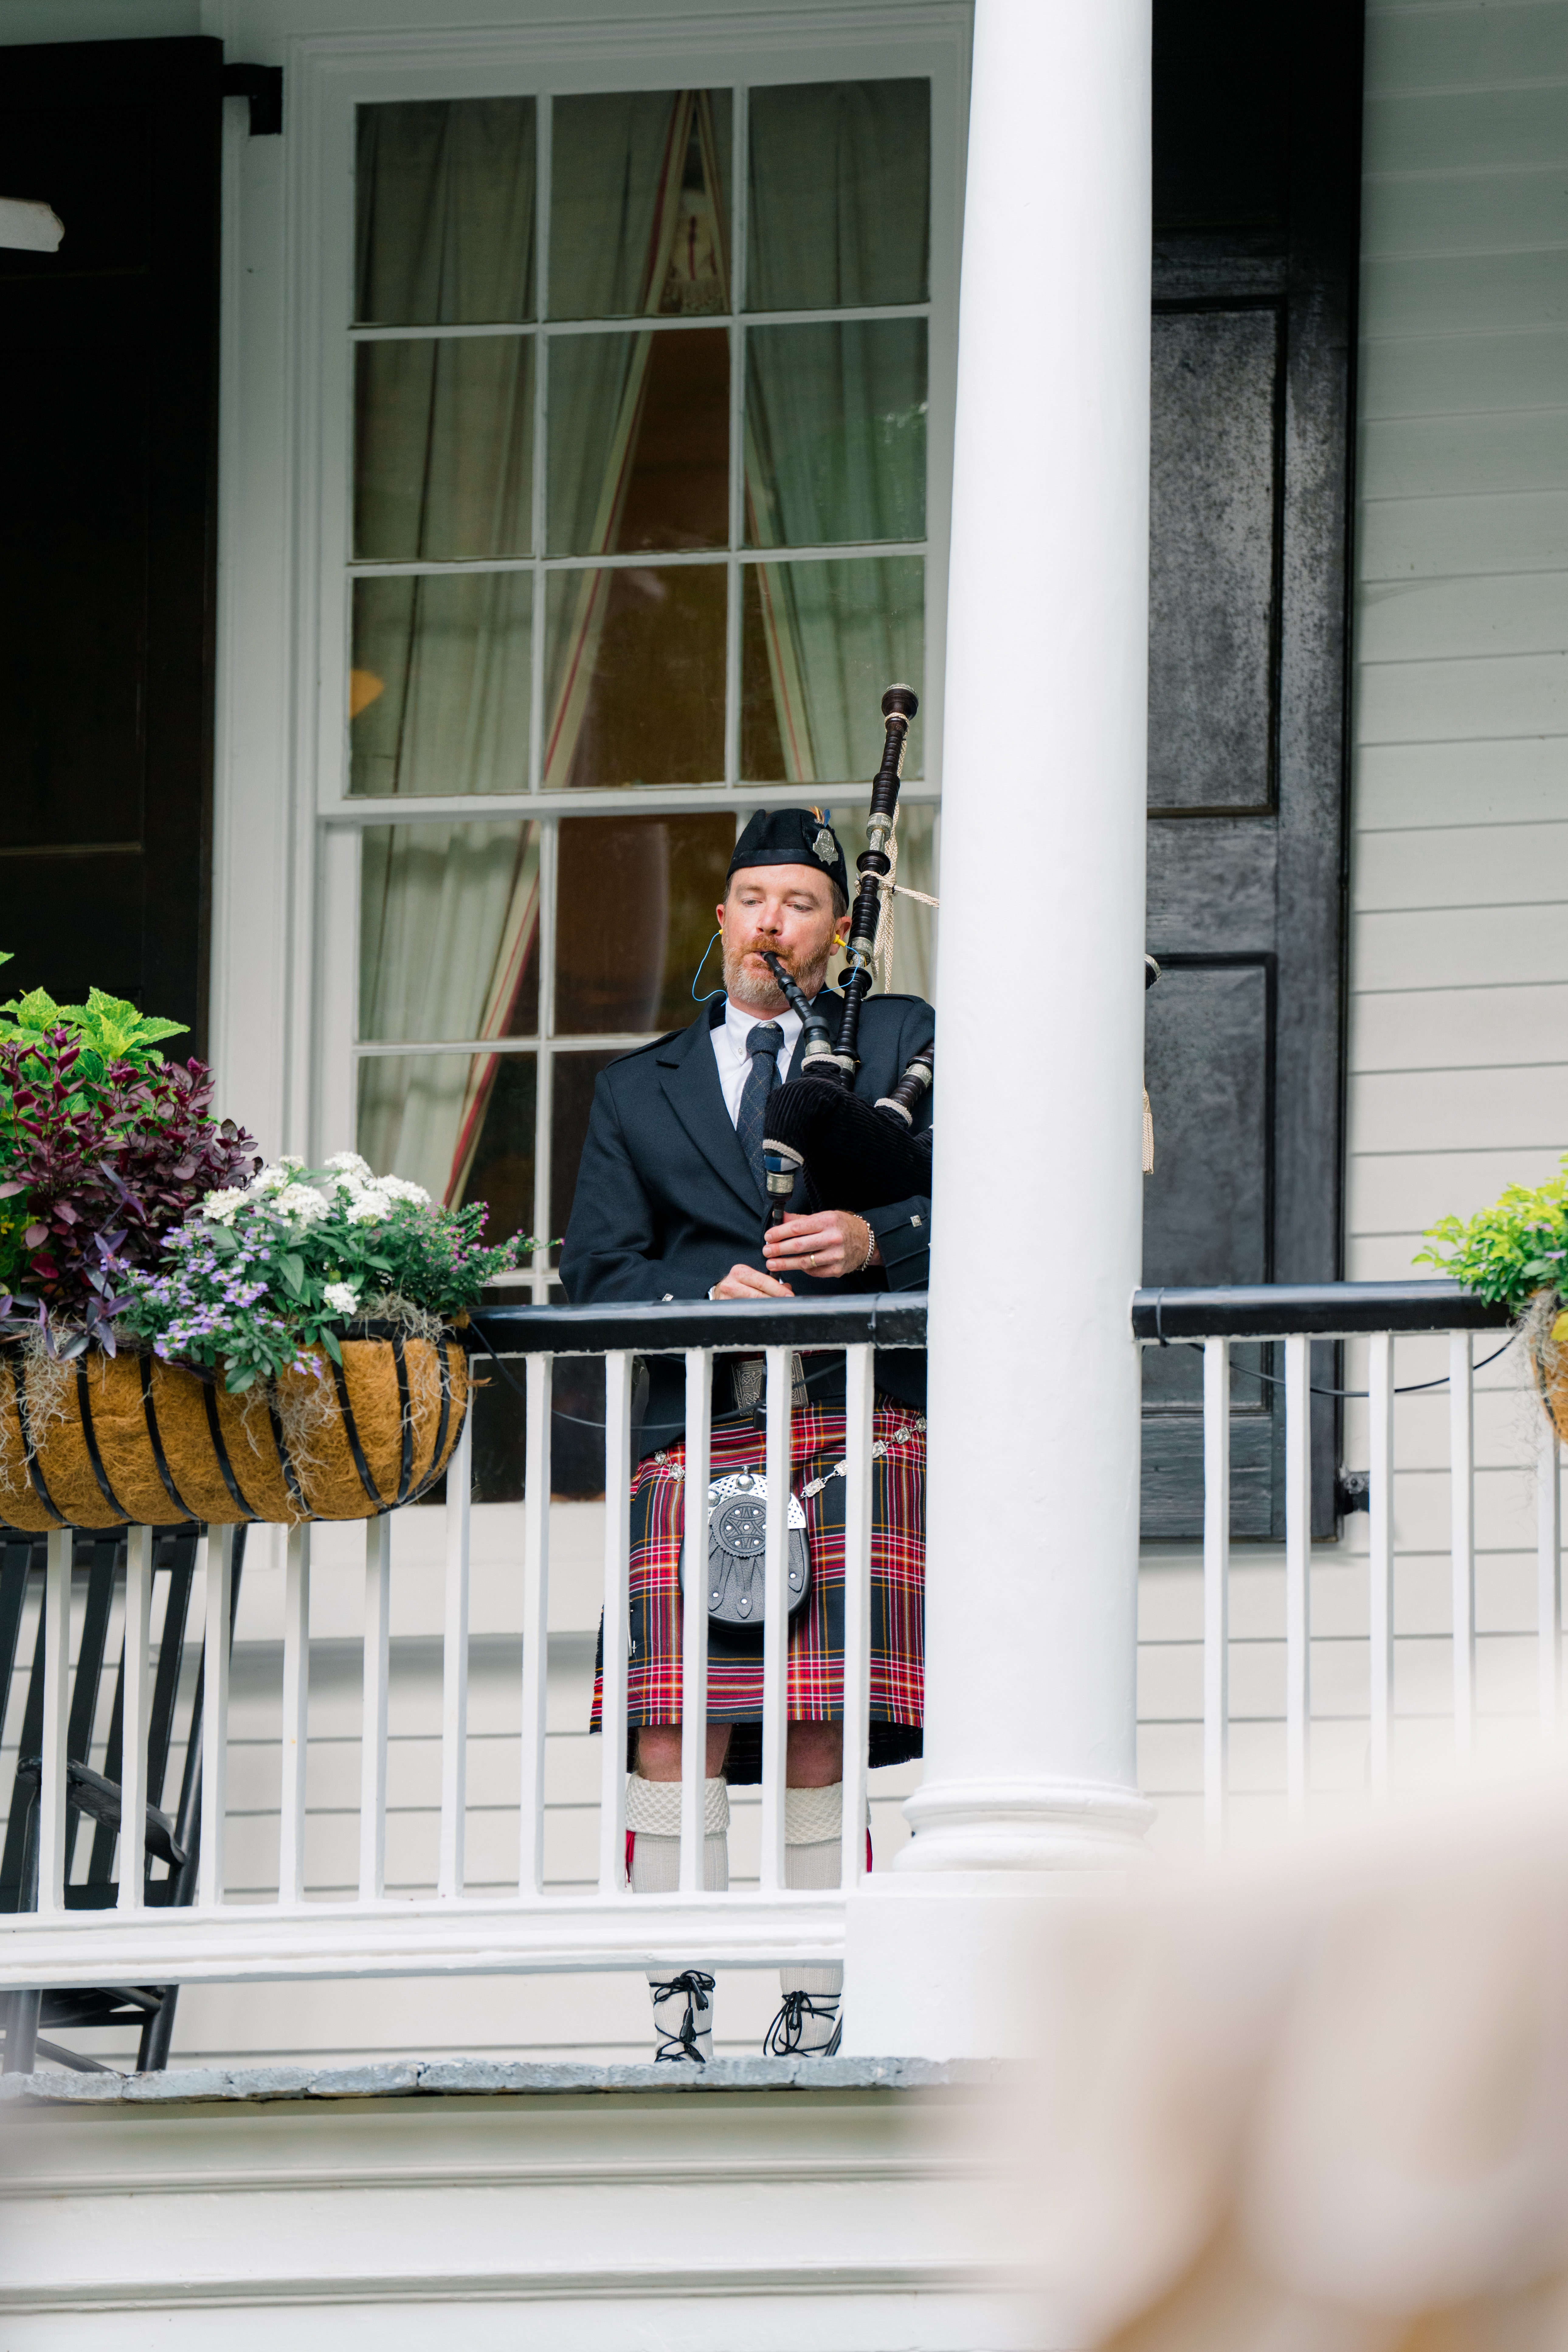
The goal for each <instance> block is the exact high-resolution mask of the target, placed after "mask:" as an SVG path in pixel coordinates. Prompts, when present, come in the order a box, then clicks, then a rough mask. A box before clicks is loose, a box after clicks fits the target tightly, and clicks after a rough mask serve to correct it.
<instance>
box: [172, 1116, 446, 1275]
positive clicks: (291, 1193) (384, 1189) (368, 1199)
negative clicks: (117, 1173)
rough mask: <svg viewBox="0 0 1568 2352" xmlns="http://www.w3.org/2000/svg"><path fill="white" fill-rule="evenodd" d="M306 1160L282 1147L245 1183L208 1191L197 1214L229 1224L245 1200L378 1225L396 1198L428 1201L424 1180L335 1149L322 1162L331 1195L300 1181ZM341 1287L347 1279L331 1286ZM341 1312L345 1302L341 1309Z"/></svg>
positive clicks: (311, 1219) (290, 1212)
mask: <svg viewBox="0 0 1568 2352" xmlns="http://www.w3.org/2000/svg"><path fill="white" fill-rule="evenodd" d="M304 1165H305V1163H304V1161H303V1160H301V1159H300V1157H299V1156H298V1154H297V1153H294V1152H285V1154H284V1155H283V1157H282V1159H281V1160H269V1161H268V1164H267V1166H266V1167H265V1168H262V1169H259V1170H258V1171H257V1173H256V1174H255V1175H254V1176H253V1177H252V1178H251V1180H250V1181H249V1183H248V1184H246V1185H244V1186H240V1185H234V1184H231V1185H226V1186H225V1187H224V1188H223V1190H222V1191H221V1192H209V1193H207V1194H206V1196H205V1199H204V1201H203V1202H202V1214H203V1216H204V1217H205V1219H206V1220H207V1222H208V1223H210V1224H215V1225H232V1224H233V1223H234V1220H235V1216H236V1213H237V1211H239V1210H240V1209H243V1208H245V1207H247V1206H248V1205H250V1204H253V1203H255V1204H259V1205H263V1206H265V1207H267V1208H269V1209H272V1210H274V1211H276V1212H277V1213H278V1214H279V1216H284V1217H290V1218H292V1219H293V1220H294V1222H295V1223H297V1224H301V1225H310V1224H314V1223H315V1222H316V1220H317V1219H318V1218H319V1217H325V1216H330V1215H331V1212H332V1209H333V1208H334V1206H335V1207H337V1208H338V1209H340V1210H342V1213H343V1214H344V1215H345V1216H346V1217H347V1219H348V1222H349V1223H350V1224H351V1225H379V1224H381V1223H384V1221H385V1219H386V1218H387V1217H388V1216H390V1215H391V1213H392V1207H393V1203H394V1202H396V1201H413V1202H416V1203H417V1204H418V1205H419V1206H421V1207H426V1206H427V1205H428V1203H429V1200H430V1195H429V1193H428V1192H426V1190H425V1187H424V1185H423V1184H411V1183H410V1182H409V1181H408V1180H407V1178H406V1177H404V1176H377V1175H374V1173H373V1172H372V1170H371V1165H370V1162H369V1160H362V1159H361V1157H360V1155H359V1153H358V1152H357V1151H338V1152H334V1153H333V1155H332V1157H331V1160H328V1162H327V1171H328V1173H329V1176H330V1179H331V1192H332V1193H333V1194H334V1195H335V1196H336V1197H335V1200H333V1199H331V1198H329V1197H328V1196H327V1195H326V1194H325V1193H322V1192H317V1190H316V1188H315V1186H314V1185H313V1184H301V1183H300V1181H298V1173H299V1171H300V1169H301V1168H303V1166H304ZM337 1287H338V1288H340V1289H346V1288H347V1285H346V1284H339V1285H338V1286H337ZM348 1312H349V1309H348V1307H343V1308H342V1313H344V1314H345V1315H346V1314H347V1313H348Z"/></svg>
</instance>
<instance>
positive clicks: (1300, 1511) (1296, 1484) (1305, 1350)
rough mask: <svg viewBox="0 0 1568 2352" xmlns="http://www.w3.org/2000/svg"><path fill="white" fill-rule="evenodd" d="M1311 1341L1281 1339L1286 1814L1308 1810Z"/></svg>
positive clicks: (1296, 1817) (1297, 1818) (1298, 1816)
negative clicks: (1287, 1802) (1283, 1378)
mask: <svg viewBox="0 0 1568 2352" xmlns="http://www.w3.org/2000/svg"><path fill="white" fill-rule="evenodd" d="M1311 1348H1312V1343H1311V1341H1310V1339H1307V1338H1306V1336H1305V1335H1304V1334H1303V1333H1300V1332H1297V1333H1295V1334H1294V1335H1293V1336H1292V1337H1291V1338H1289V1339H1287V1340H1286V1342H1285V1785H1286V1789H1287V1790H1288V1792H1289V1808H1290V1818H1291V1820H1292V1821H1293V1822H1301V1821H1304V1820H1305V1819H1306V1814H1307V1786H1308V1776H1309V1772H1310V1763H1311V1753H1310V1738H1311V1735H1310V1720H1311V1665H1310V1661H1311V1648H1310V1644H1311V1623H1310V1593H1309V1590H1308V1586H1309V1579H1310V1573H1311V1565H1312V1397H1311V1363H1312V1354H1311Z"/></svg>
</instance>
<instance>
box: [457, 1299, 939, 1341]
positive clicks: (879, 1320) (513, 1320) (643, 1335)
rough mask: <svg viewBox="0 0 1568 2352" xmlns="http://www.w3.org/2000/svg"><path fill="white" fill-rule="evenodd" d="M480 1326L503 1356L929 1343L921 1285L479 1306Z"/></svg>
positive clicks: (474, 1319) (480, 1331)
mask: <svg viewBox="0 0 1568 2352" xmlns="http://www.w3.org/2000/svg"><path fill="white" fill-rule="evenodd" d="M470 1319H471V1321H472V1324H473V1327H474V1329H475V1330H476V1331H477V1332H478V1334H479V1337H480V1338H481V1339H483V1340H484V1342H485V1343H486V1344H487V1345H488V1346H489V1347H491V1348H493V1349H495V1351H496V1353H497V1355H500V1356H542V1355H549V1356H599V1355H603V1354H604V1352H605V1349H610V1348H631V1349H636V1350H637V1353H638V1354H639V1355H644V1356H658V1355H668V1354H674V1353H676V1352H678V1351H679V1349H684V1348H717V1349H721V1350H726V1349H736V1348H854V1347H858V1346H862V1345H864V1344H866V1343H867V1342H871V1343H874V1344H875V1345H876V1346H877V1347H879V1348H923V1347H924V1346H925V1343H926V1295H925V1292H924V1291H923V1290H904V1291H898V1292H890V1291H884V1290H868V1291H860V1292H856V1293H853V1294H851V1295H850V1296H849V1297H839V1298H817V1299H810V1298H755V1299H752V1298H720V1299H712V1300H709V1299H706V1298H695V1299H693V1298H682V1299H669V1300H665V1299H660V1300H658V1302H657V1303H654V1304H648V1303H647V1302H644V1301H640V1300H639V1301H637V1302H636V1303H635V1304H632V1305H629V1306H626V1307H490V1306H486V1307H480V1308H479V1310H478V1311H477V1312H476V1313H475V1314H474V1316H473V1317H472V1318H470Z"/></svg>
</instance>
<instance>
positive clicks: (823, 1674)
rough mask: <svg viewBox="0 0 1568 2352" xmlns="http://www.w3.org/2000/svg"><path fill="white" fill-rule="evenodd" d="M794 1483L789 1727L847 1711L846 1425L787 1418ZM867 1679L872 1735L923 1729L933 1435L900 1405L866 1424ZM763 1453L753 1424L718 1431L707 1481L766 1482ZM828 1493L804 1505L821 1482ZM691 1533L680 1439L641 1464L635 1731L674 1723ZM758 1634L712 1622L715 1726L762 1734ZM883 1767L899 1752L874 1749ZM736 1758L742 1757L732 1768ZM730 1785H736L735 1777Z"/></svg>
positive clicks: (816, 1414)
mask: <svg viewBox="0 0 1568 2352" xmlns="http://www.w3.org/2000/svg"><path fill="white" fill-rule="evenodd" d="M790 1433H791V1466H790V1485H791V1486H792V1488H793V1489H794V1491H795V1493H796V1494H797V1495H801V1496H802V1499H803V1503H804V1507H805V1536H806V1546H807V1549H808V1551H809V1553H810V1558H811V1580H810V1588H809V1590H808V1591H807V1594H806V1598H805V1601H804V1602H803V1603H802V1605H801V1607H800V1608H799V1609H798V1610H797V1611H796V1612H795V1616H794V1617H793V1619H792V1620H791V1622H790V1639H789V1660H788V1681H787V1713H788V1717H789V1720H790V1721H791V1722H792V1723H828V1722H834V1721H837V1719H838V1718H839V1717H842V1715H843V1712H844V1507H845V1498H846V1494H847V1486H846V1482H845V1480H844V1479H843V1478H842V1477H840V1476H837V1475H832V1474H833V1473H834V1472H835V1471H836V1470H837V1465H838V1464H839V1463H841V1462H842V1461H843V1460H844V1457H845V1417H844V1414H843V1413H842V1412H835V1411H833V1410H832V1409H830V1408H825V1407H820V1406H809V1405H808V1406H806V1407H805V1408H803V1409H801V1410H799V1411H797V1412H795V1414H794V1415H793V1416H792V1419H791V1431H790ZM871 1436H872V1444H873V1446H874V1447H876V1448H878V1449H879V1451H878V1452H877V1453H876V1454H874V1456H873V1460H872V1465H871V1471H872V1477H871V1642H870V1659H871V1676H870V1701H871V1705H870V1712H871V1721H872V1723H873V1725H874V1726H875V1725H879V1724H880V1725H902V1726H905V1727H910V1728H911V1729H913V1728H917V1727H919V1726H920V1724H921V1721H922V1719H923V1701H924V1691H925V1451H926V1448H925V1428H924V1422H923V1418H922V1416H921V1414H919V1413H918V1412H914V1411H913V1410H912V1409H911V1408H910V1406H908V1405H901V1404H900V1403H899V1402H898V1401H897V1400H896V1399H895V1398H892V1397H887V1396H881V1395H879V1397H878V1399H877V1401H876V1407H875V1411H874V1413H873V1416H872V1431H871ZM766 1451H767V1448H766V1441H765V1437H764V1434H763V1431H762V1430H760V1429H758V1428H756V1427H755V1426H754V1424H752V1423H750V1422H748V1423H745V1424H744V1425H742V1426H739V1427H733V1428H728V1429H726V1428H724V1427H722V1426H720V1427H716V1428H715V1429H714V1431H713V1433H712V1439H711V1454H710V1462H711V1475H712V1476H713V1477H714V1478H722V1477H724V1476H726V1475H728V1474H729V1473H730V1472H731V1471H735V1470H762V1469H763V1467H764V1466H765V1457H766ZM817 1478H825V1479H826V1484H825V1485H824V1486H822V1487H821V1488H820V1490H819V1491H818V1492H817V1493H816V1494H815V1495H807V1494H805V1493H804V1491H803V1490H804V1489H805V1487H807V1486H810V1485H811V1484H812V1482H813V1480H814V1479H817ZM685 1528H686V1465H685V1447H684V1445H683V1444H680V1443H679V1441H678V1442H677V1443H676V1444H671V1445H668V1446H664V1447H661V1448H660V1449H659V1450H658V1452H657V1453H655V1454H649V1455H648V1456H647V1458H646V1459H645V1460H643V1461H642V1462H639V1463H638V1465H637V1470H636V1474H635V1475H634V1477H633V1479H632V1498H631V1558H630V1600H631V1625H630V1643H629V1649H628V1664H627V1675H626V1718H627V1722H628V1724H631V1725H637V1724H645V1723H675V1722H679V1718H680V1712H681V1607H682V1603H681V1592H680V1552H681V1543H682V1539H683V1537H684V1534H685ZM602 1648H603V1644H602V1641H601V1658H600V1660H598V1661H596V1662H595V1675H594V1703H593V1713H592V1717H591V1718H590V1728H591V1729H592V1730H594V1731H597V1730H599V1729H600V1728H601V1711H600V1702H601V1696H602V1682H601V1672H600V1669H601V1666H602ZM762 1712H763V1633H762V1629H761V1627H758V1628H756V1629H755V1630H753V1629H752V1628H751V1627H749V1626H746V1627H736V1628H731V1627H730V1626H727V1625H721V1624H719V1623H716V1622H715V1623H711V1624H710V1627H709V1635H708V1715H709V1719H710V1721H711V1722H717V1723H746V1722H756V1723H760V1721H761V1718H762ZM875 1745H876V1746H877V1747H879V1748H881V1749H882V1750H883V1752H884V1754H885V1755H887V1760H889V1761H890V1760H892V1754H889V1753H888V1751H889V1749H891V1751H892V1753H895V1754H896V1753H897V1751H898V1749H899V1748H900V1746H901V1745H903V1743H900V1742H898V1741H897V1740H896V1739H894V1740H891V1741H889V1740H888V1739H883V1740H880V1741H875ZM737 1760H738V1759H737ZM732 1777H735V1776H732Z"/></svg>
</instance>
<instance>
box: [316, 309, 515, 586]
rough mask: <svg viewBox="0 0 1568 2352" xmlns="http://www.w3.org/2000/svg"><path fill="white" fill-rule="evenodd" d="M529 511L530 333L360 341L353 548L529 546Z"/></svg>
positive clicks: (462, 555)
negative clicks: (458, 337) (453, 339)
mask: <svg viewBox="0 0 1568 2352" xmlns="http://www.w3.org/2000/svg"><path fill="white" fill-rule="evenodd" d="M532 518H533V338H532V337H531V335H470V336H465V337H464V338H463V339H462V340H461V341H458V342H445V341H438V340H435V339H431V340H426V341H415V342H395V343H360V344H357V345H356V346H355V350H354V552H355V554H356V555H359V556H361V557H366V558H369V559H371V560H373V561H380V562H412V561H415V560H416V559H424V560H426V561H428V562H462V561H463V560H465V559H469V560H471V559H473V558H475V557H479V556H485V555H527V554H529V553H530V552H531V549H532V545H533V520H532Z"/></svg>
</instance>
